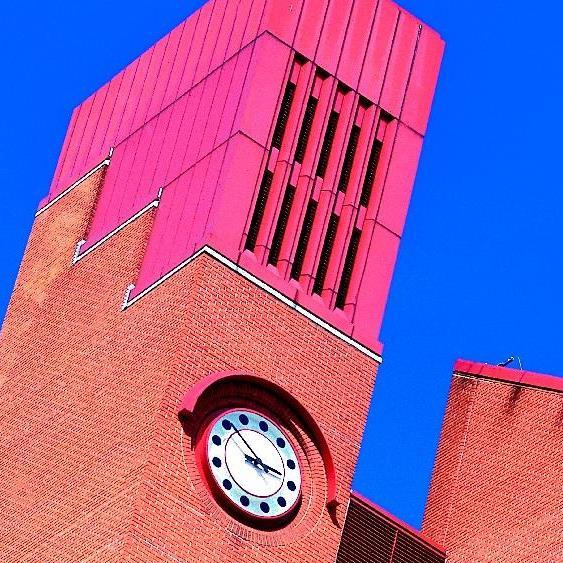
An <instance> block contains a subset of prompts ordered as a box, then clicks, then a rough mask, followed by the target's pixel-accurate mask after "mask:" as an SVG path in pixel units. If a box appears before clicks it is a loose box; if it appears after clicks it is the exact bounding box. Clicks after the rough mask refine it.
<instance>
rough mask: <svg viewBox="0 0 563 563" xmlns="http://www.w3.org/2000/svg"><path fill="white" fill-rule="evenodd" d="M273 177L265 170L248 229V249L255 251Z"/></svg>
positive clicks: (245, 246) (246, 246)
mask: <svg viewBox="0 0 563 563" xmlns="http://www.w3.org/2000/svg"><path fill="white" fill-rule="evenodd" d="M272 178H273V174H272V173H271V172H270V171H269V170H266V171H265V172H264V176H263V177H262V183H261V184H260V189H259V190H258V197H257V198H256V206H255V207H254V213H253V214H252V220H251V221H250V228H249V229H248V235H247V237H246V244H245V245H244V248H246V249H247V250H251V251H254V247H255V246H256V239H257V238H258V231H259V230H260V225H261V224H262V219H263V217H264V210H265V209H266V202H267V201H268V194H269V193H270V188H271V187H272Z"/></svg>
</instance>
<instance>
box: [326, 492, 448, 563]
mask: <svg viewBox="0 0 563 563" xmlns="http://www.w3.org/2000/svg"><path fill="white" fill-rule="evenodd" d="M336 563H446V555H445V553H443V552H442V551H441V550H440V549H438V548H436V547H433V546H431V545H429V544H428V542H427V541H425V539H424V538H422V536H420V535H418V534H417V533H416V532H414V531H413V532H408V531H406V530H405V529H404V528H403V526H401V524H400V523H399V522H393V521H392V520H390V519H389V517H388V516H386V515H384V514H382V513H381V512H379V511H378V509H377V508H376V507H369V506H366V505H365V504H364V503H362V502H358V501H357V500H356V499H355V498H354V497H352V498H351V499H350V505H349V507H348V513H347V515H346V521H345V522H344V528H343V530H342V539H341V540H340V546H339V549H338V554H337V556H336Z"/></svg>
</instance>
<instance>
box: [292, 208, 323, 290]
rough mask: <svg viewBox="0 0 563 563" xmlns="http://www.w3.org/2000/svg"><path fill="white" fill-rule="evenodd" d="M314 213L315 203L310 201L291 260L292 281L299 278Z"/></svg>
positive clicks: (315, 210)
mask: <svg viewBox="0 0 563 563" xmlns="http://www.w3.org/2000/svg"><path fill="white" fill-rule="evenodd" d="M316 212H317V202H316V201H315V200H313V199H312V200H310V201H309V203H308V204H307V210H306V211H305V219H304V220H303V227H302V228H301V234H300V235H299V241H298V242H297V249H296V251H295V258H294V260H293V265H292V266H291V277H292V279H294V280H298V279H299V277H300V276H301V270H302V269H303V261H304V260H305V253H306V252H307V245H308V244H309V239H310V238H311V231H312V230H313V221H314V220H315V214H316Z"/></svg>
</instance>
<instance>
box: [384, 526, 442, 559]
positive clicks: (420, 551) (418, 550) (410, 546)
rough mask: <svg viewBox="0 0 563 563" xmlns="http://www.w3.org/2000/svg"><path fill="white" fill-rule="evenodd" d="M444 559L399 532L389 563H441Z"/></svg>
mask: <svg viewBox="0 0 563 563" xmlns="http://www.w3.org/2000/svg"><path fill="white" fill-rule="evenodd" d="M443 562H444V557H443V556H441V555H439V554H437V553H434V552H433V551H431V550H430V549H429V548H428V547H426V546H425V545H424V544H422V543H421V542H420V541H416V539H414V538H413V537H411V536H408V535H407V534H404V533H401V532H399V534H398V536H397V542H396V545H395V550H394V552H393V559H392V561H391V563H443Z"/></svg>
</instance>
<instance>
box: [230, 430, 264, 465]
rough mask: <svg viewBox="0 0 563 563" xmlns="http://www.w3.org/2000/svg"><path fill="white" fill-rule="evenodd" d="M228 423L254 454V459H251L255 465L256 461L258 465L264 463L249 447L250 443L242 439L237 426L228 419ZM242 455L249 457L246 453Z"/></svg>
mask: <svg viewBox="0 0 563 563" xmlns="http://www.w3.org/2000/svg"><path fill="white" fill-rule="evenodd" d="M229 423H230V425H231V426H232V427H233V430H234V431H235V432H236V433H237V434H238V435H239V436H240V437H241V439H242V441H243V442H244V443H245V445H246V447H247V448H248V449H249V450H250V452H251V453H252V455H253V456H254V460H253V462H254V464H255V465H256V464H257V463H259V464H260V465H264V464H263V463H262V460H261V459H260V458H259V457H258V456H257V455H256V452H255V451H254V450H253V449H252V448H251V446H250V444H249V443H248V442H247V441H246V440H245V439H244V436H243V435H242V434H241V433H240V431H239V430H238V428H237V427H236V426H235V425H234V424H233V423H232V422H231V421H230V420H229ZM244 455H245V457H250V456H247V455H246V454H244Z"/></svg>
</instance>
